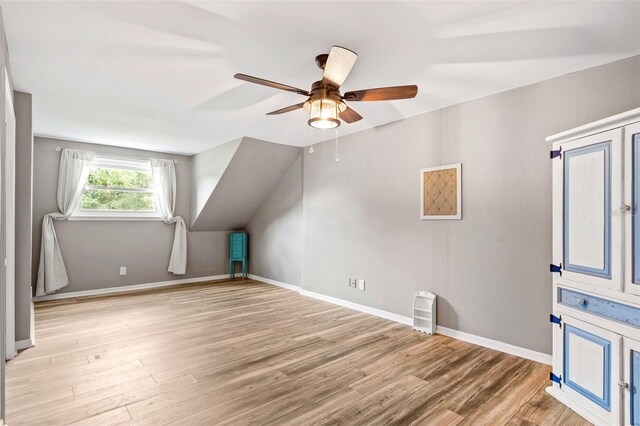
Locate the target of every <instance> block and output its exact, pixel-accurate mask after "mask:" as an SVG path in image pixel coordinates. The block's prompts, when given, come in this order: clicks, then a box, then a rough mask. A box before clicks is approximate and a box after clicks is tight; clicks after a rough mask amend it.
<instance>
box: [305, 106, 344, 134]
mask: <svg viewBox="0 0 640 426" xmlns="http://www.w3.org/2000/svg"><path fill="white" fill-rule="evenodd" d="M338 114H339V110H338V103H337V102H336V101H334V100H333V99H316V100H314V101H311V105H310V111H309V126H311V127H315V128H316V129H333V128H335V127H338V126H339V125H340V119H339V118H338Z"/></svg>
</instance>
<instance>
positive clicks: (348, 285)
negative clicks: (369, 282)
mask: <svg viewBox="0 0 640 426" xmlns="http://www.w3.org/2000/svg"><path fill="white" fill-rule="evenodd" d="M351 286H352V284H351V278H349V279H347V287H351Z"/></svg>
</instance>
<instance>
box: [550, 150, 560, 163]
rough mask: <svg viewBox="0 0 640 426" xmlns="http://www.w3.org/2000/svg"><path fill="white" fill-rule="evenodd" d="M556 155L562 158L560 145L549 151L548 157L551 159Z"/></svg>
mask: <svg viewBox="0 0 640 426" xmlns="http://www.w3.org/2000/svg"><path fill="white" fill-rule="evenodd" d="M556 157H557V158H560V159H561V160H562V147H560V149H556V150H553V151H550V152H549V158H550V159H552V160H553V159H554V158H556Z"/></svg>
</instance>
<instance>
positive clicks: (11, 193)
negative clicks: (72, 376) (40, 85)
mask: <svg viewBox="0 0 640 426" xmlns="http://www.w3.org/2000/svg"><path fill="white" fill-rule="evenodd" d="M5 88H6V90H5V102H4V105H5V108H4V110H5V117H4V124H5V129H6V132H5V134H6V136H7V140H6V145H5V157H4V160H5V161H4V179H3V180H4V185H5V209H6V210H5V223H4V225H5V256H6V257H5V259H4V265H5V285H6V293H5V297H6V298H5V302H6V313H7V316H6V321H5V324H6V330H5V331H6V332H5V338H6V345H7V352H6V358H7V359H11V358H13V357H15V356H16V354H17V352H16V325H15V322H16V317H15V302H16V296H15V251H16V250H15V247H16V235H15V234H16V233H15V229H16V227H15V223H16V207H15V206H16V194H15V181H16V178H15V176H16V171H15V168H16V116H15V113H14V110H13V96H12V94H11V89H10V86H9V78H8V76H7V74H6V71H5Z"/></svg>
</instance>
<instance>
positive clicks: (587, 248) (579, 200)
mask: <svg viewBox="0 0 640 426" xmlns="http://www.w3.org/2000/svg"><path fill="white" fill-rule="evenodd" d="M560 147H561V149H562V159H561V160H557V159H555V160H553V161H554V165H553V185H554V200H553V221H554V235H553V239H554V243H553V260H554V263H555V264H556V265H559V264H562V275H561V278H559V280H561V281H568V283H569V284H570V283H573V285H577V284H576V283H580V284H583V285H595V286H598V287H601V288H607V289H612V290H621V289H622V266H621V264H622V258H621V255H622V226H623V223H622V215H623V214H624V213H623V212H621V210H620V209H621V206H622V192H623V191H622V171H623V167H622V151H623V149H622V129H616V130H611V131H608V132H603V133H599V134H597V135H593V136H588V137H585V138H582V139H578V140H575V141H571V142H566V143H563V144H561V146H560ZM556 149H557V147H556Z"/></svg>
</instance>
